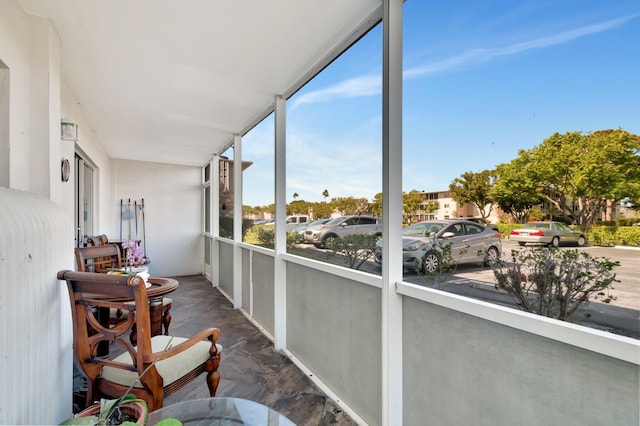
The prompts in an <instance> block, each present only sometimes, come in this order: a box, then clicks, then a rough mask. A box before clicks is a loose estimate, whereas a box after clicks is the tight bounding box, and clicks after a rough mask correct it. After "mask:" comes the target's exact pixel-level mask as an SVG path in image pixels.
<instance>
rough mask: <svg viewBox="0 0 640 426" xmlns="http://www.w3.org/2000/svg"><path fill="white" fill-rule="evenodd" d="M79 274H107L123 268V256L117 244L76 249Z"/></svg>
mask: <svg viewBox="0 0 640 426" xmlns="http://www.w3.org/2000/svg"><path fill="white" fill-rule="evenodd" d="M75 254H76V264H77V267H78V272H97V273H103V274H104V273H107V272H109V269H112V268H122V255H121V254H120V247H118V245H117V244H105V245H101V246H95V247H77V248H76V249H75Z"/></svg>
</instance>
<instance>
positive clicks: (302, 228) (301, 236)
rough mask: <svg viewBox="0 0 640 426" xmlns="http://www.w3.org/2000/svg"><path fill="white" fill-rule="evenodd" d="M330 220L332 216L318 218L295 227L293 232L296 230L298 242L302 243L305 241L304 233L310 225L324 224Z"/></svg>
mask: <svg viewBox="0 0 640 426" xmlns="http://www.w3.org/2000/svg"><path fill="white" fill-rule="evenodd" d="M330 220H331V218H326V219H318V220H315V221H313V222H311V223H309V224H308V225H302V226H298V227H297V228H294V229H293V230H292V231H291V232H295V233H296V242H298V243H301V242H303V241H304V233H305V231H306V230H307V229H308V228H309V227H311V226H318V225H324V224H325V223H327V222H329V221H330Z"/></svg>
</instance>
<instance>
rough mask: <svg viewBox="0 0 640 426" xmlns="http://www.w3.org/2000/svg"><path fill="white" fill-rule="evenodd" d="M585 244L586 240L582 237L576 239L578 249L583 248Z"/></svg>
mask: <svg viewBox="0 0 640 426" xmlns="http://www.w3.org/2000/svg"><path fill="white" fill-rule="evenodd" d="M585 244H587V239H586V238H585V237H584V236H583V235H580V238H578V247H584V245H585Z"/></svg>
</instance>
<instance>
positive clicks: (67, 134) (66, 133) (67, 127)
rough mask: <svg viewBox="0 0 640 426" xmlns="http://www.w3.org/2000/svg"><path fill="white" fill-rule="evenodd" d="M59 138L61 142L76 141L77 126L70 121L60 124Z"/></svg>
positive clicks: (63, 121)
mask: <svg viewBox="0 0 640 426" xmlns="http://www.w3.org/2000/svg"><path fill="white" fill-rule="evenodd" d="M60 137H61V138H62V140H63V141H74V142H77V141H78V125H77V124H76V123H72V122H71V121H66V120H62V121H61V122H60Z"/></svg>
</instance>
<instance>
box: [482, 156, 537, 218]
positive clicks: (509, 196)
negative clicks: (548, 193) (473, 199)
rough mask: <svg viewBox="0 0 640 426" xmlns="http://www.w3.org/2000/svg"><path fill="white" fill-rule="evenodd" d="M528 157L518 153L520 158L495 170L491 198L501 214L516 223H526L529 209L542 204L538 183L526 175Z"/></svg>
mask: <svg viewBox="0 0 640 426" xmlns="http://www.w3.org/2000/svg"><path fill="white" fill-rule="evenodd" d="M529 162H530V160H529V155H528V154H527V152H526V151H520V156H519V157H517V158H515V159H514V160H512V161H511V163H506V164H500V165H498V167H497V168H496V181H495V184H494V186H493V197H494V199H495V200H496V203H497V204H498V206H499V207H500V209H502V211H503V212H505V213H507V214H508V215H510V216H511V217H512V218H513V220H514V221H515V222H516V223H527V221H528V219H529V213H530V212H531V209H532V208H533V207H534V206H536V205H538V204H540V203H541V202H542V197H541V196H540V194H539V193H538V183H537V181H535V180H534V179H532V176H531V175H530V174H529V173H527V165H528V164H529Z"/></svg>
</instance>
